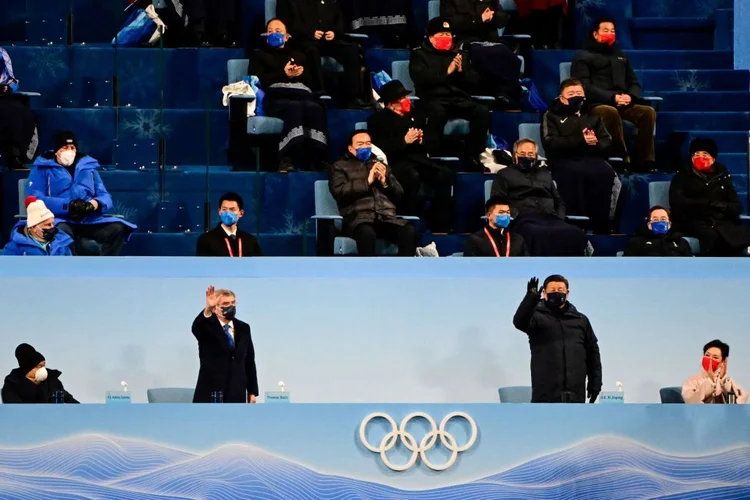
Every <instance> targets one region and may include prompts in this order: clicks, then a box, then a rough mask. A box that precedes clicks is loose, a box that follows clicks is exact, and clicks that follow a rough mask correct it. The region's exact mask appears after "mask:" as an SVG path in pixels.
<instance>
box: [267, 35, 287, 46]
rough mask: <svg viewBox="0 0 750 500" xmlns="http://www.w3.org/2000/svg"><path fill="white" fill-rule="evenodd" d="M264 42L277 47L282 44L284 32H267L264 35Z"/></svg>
mask: <svg viewBox="0 0 750 500" xmlns="http://www.w3.org/2000/svg"><path fill="white" fill-rule="evenodd" d="M266 43H267V44H268V45H269V46H270V47H273V48H278V47H281V46H282V45H284V34H283V33H269V34H268V36H266Z"/></svg>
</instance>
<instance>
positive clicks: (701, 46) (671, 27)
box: [630, 17, 715, 50]
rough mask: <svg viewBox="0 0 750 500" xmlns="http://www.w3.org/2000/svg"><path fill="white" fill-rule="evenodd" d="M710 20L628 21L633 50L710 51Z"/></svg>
mask: <svg viewBox="0 0 750 500" xmlns="http://www.w3.org/2000/svg"><path fill="white" fill-rule="evenodd" d="M714 28H715V23H714V20H713V19H708V18H697V17H666V18H665V17H635V18H633V19H631V20H630V34H631V37H632V39H633V46H634V47H636V48H638V49H662V50H713V48H714Z"/></svg>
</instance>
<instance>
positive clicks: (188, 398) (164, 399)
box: [146, 387, 195, 403]
mask: <svg viewBox="0 0 750 500" xmlns="http://www.w3.org/2000/svg"><path fill="white" fill-rule="evenodd" d="M194 392H195V389H192V388H187V387H185V388H183V387H163V388H159V389H148V390H147V391H146V397H147V398H148V402H149V403H192V402H193V393H194Z"/></svg>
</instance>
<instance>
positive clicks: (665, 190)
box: [648, 181, 671, 208]
mask: <svg viewBox="0 0 750 500" xmlns="http://www.w3.org/2000/svg"><path fill="white" fill-rule="evenodd" d="M670 184H671V183H670V182H669V181H658V182H649V183H648V203H649V207H653V206H655V205H661V206H662V207H666V208H669V185H670Z"/></svg>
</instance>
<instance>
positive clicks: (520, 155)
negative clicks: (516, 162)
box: [516, 153, 536, 159]
mask: <svg viewBox="0 0 750 500" xmlns="http://www.w3.org/2000/svg"><path fill="white" fill-rule="evenodd" d="M516 155H517V156H518V157H519V158H531V159H535V158H536V153H516Z"/></svg>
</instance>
